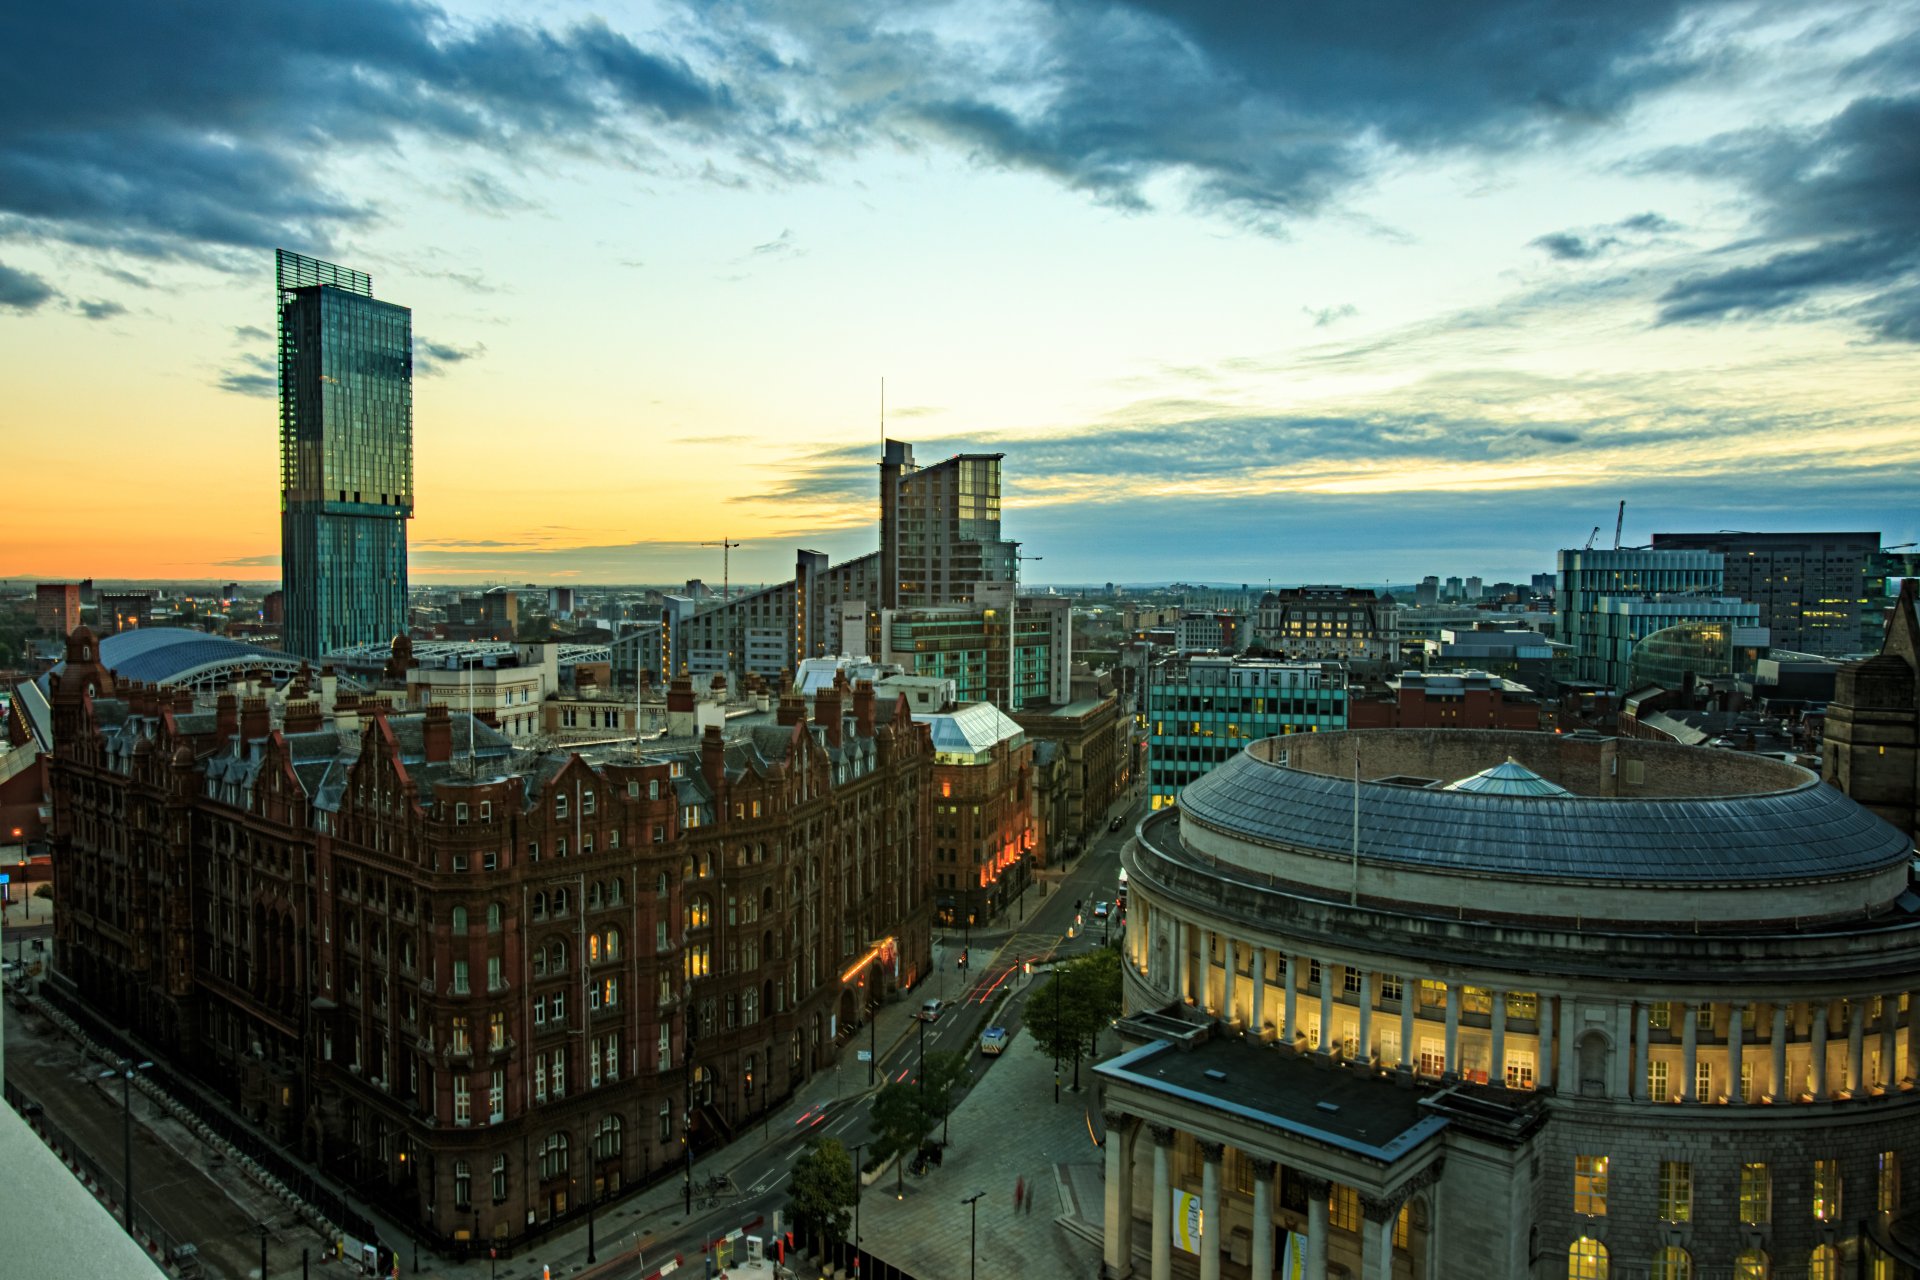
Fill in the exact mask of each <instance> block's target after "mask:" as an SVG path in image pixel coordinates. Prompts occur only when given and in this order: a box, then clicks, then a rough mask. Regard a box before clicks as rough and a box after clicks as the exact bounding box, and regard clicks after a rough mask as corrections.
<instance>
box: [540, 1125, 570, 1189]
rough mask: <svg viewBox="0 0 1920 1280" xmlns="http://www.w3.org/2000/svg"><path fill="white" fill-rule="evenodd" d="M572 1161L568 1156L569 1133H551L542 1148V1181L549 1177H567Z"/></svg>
mask: <svg viewBox="0 0 1920 1280" xmlns="http://www.w3.org/2000/svg"><path fill="white" fill-rule="evenodd" d="M571 1163H572V1161H571V1160H570V1159H569V1158H568V1152H567V1135H566V1134H564V1133H554V1134H549V1135H548V1136H547V1140H546V1142H545V1143H544V1144H542V1146H541V1148H540V1178H541V1181H543V1182H544V1181H546V1180H547V1179H549V1178H564V1177H566V1176H567V1168H568V1166H569V1165H570V1164H571Z"/></svg>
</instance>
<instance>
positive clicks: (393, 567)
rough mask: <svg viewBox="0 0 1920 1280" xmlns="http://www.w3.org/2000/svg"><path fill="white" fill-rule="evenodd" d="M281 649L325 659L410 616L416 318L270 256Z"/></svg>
mask: <svg viewBox="0 0 1920 1280" xmlns="http://www.w3.org/2000/svg"><path fill="white" fill-rule="evenodd" d="M274 266H275V273H274V274H275V288H276V293H277V296H278V299H279V309H280V576H281V585H282V590H283V591H284V593H285V594H284V599H285V609H286V614H285V618H286V621H285V625H284V629H283V632H282V646H283V647H284V648H285V649H286V651H287V652H288V653H293V654H299V655H301V656H302V657H309V658H318V657H321V656H322V655H324V654H326V653H328V652H329V651H331V650H334V649H338V648H342V647H344V646H347V645H353V644H366V643H369V642H373V641H383V640H388V639H391V638H392V637H393V636H395V635H398V634H400V633H401V632H402V631H404V630H405V629H406V623H407V521H408V520H409V519H411V518H412V517H413V313H412V312H411V311H409V310H408V309H407V308H405V307H397V306H395V305H394V304H392V303H391V302H381V301H380V300H378V299H377V298H375V297H374V296H373V281H372V280H371V279H370V278H369V277H368V276H366V275H365V274H363V273H361V272H358V271H352V270H349V269H347V268H345V267H338V266H335V265H334V264H333V263H331V262H321V261H319V260H317V259H314V258H308V257H303V256H301V255H300V254H297V253H289V252H287V251H286V250H285V249H281V250H278V251H277V252H276V253H275V261H274Z"/></svg>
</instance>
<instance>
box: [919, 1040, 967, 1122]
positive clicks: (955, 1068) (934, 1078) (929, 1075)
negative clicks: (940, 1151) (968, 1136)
mask: <svg viewBox="0 0 1920 1280" xmlns="http://www.w3.org/2000/svg"><path fill="white" fill-rule="evenodd" d="M925 1074H926V1081H927V1114H928V1115H929V1116H930V1117H934V1118H937V1119H938V1120H939V1121H940V1124H941V1126H942V1128H943V1129H944V1128H945V1126H946V1123H947V1117H948V1116H950V1115H951V1114H952V1113H953V1095H954V1094H955V1093H957V1092H958V1091H960V1090H961V1089H963V1088H965V1087H966V1085H967V1084H969V1083H970V1082H971V1081H972V1080H973V1067H972V1066H971V1065H970V1064H969V1063H968V1061H967V1055H966V1054H964V1053H930V1054H928V1055H927V1066H926V1073H925ZM927 1128H928V1130H929V1131H931V1130H932V1128H933V1126H932V1125H931V1124H929V1125H928V1126H927ZM940 1140H941V1141H942V1142H945V1141H946V1140H947V1139H946V1134H945V1133H944V1132H943V1133H942V1134H941V1135H940Z"/></svg>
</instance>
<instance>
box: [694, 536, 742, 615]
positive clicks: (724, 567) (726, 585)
mask: <svg viewBox="0 0 1920 1280" xmlns="http://www.w3.org/2000/svg"><path fill="white" fill-rule="evenodd" d="M700 545H701V546H703V547H718V548H720V602H721V603H722V604H725V603H726V602H727V601H728V600H731V599H732V598H733V577H732V567H731V565H730V564H729V563H728V562H729V559H730V557H731V556H732V554H733V549H734V548H735V547H737V546H739V545H741V544H740V543H738V542H731V541H729V540H728V539H726V538H724V537H723V538H721V539H720V541H718V542H703V543H701V544H700Z"/></svg>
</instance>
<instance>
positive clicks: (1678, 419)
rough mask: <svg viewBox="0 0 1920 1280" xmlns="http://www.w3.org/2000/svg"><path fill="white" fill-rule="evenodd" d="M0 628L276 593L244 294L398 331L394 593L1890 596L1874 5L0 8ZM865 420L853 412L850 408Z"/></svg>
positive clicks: (1887, 185)
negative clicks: (931, 482) (724, 590)
mask: <svg viewBox="0 0 1920 1280" xmlns="http://www.w3.org/2000/svg"><path fill="white" fill-rule="evenodd" d="M0 51H4V52H0V85H4V86H5V87H4V89H0V388H4V395H0V445H4V455H0V456H4V458H5V460H6V461H5V466H4V468H3V469H0V477H3V480H0V491H3V493H4V496H0V576H12V577H20V576H40V577H47V578H61V577H65V578H77V577H95V578H102V579H117V578H159V579H181V578H219V579H224V578H230V577H231V578H239V579H243V580H244V579H272V578H275V577H277V575H278V564H279V559H278V549H279V522H278V492H277V457H276V454H277V435H276V429H277V428H276V421H277V408H276V403H275V399H274V396H275V383H274V363H273V337H272V330H273V327H274V308H273V288H272V270H273V250H274V249H275V248H276V247H285V248H290V249H294V250H297V251H299V252H302V253H307V254H311V255H314V256H318V257H322V258H326V259H329V260H332V261H335V262H339V263H343V264H346V265H348V266H351V267H354V268H357V269H359V270H362V271H365V272H367V273H369V274H370V275H371V276H372V277H373V287H374V292H375V294H376V295H377V296H379V297H382V298H385V299H388V300H390V301H393V302H397V303H400V304H402V305H405V306H408V307H411V308H412V310H413V322H414V335H415V354H416V381H415V386H414V399H415V409H414V434H415V469H416V480H415V490H416V518H415V519H414V521H413V523H412V526H411V531H410V537H411V547H412V574H413V578H414V580H415V581H416V582H464V583H472V584H476V585H478V584H484V583H493V582H501V581H516V582H517V581H538V582H565V581H579V582H672V581H677V580H679V579H682V578H687V577H693V576H699V577H703V578H705V579H707V580H709V581H717V580H718V579H719V578H720V577H721V574H722V565H721V556H720V549H719V548H718V547H717V546H708V545H705V544H709V543H716V542H719V541H721V540H723V539H727V540H733V541H737V542H740V543H741V544H742V545H741V546H740V548H739V549H737V550H735V551H734V552H733V553H732V556H731V564H730V574H731V577H732V580H733V581H734V582H735V583H742V582H756V581H766V580H774V579H778V578H783V577H787V576H790V575H791V572H792V567H793V554H794V551H795V550H796V549H797V548H801V547H807V548H813V549H818V550H822V551H826V552H828V553H829V554H831V555H832V556H833V557H834V558H835V559H841V558H845V557H849V556H853V555H858V554H861V553H863V552H865V551H867V550H870V549H871V548H872V547H873V546H874V545H876V542H877V533H876V529H875V490H876V483H877V471H876V468H875V463H876V462H877V460H878V454H879V441H880V438H881V433H882V430H883V415H884V430H885V432H886V434H888V435H891V436H893V437H895V438H899V439H904V440H907V441H909V442H910V443H912V444H913V446H914V449H915V452H916V455H917V456H918V457H919V459H920V460H921V461H922V462H928V461H934V460H937V459H940V458H943V457H946V456H948V455H950V454H952V453H956V452H962V451H975V450H991V451H996V452H1002V453H1004V454H1005V455H1006V460H1005V463H1004V476H1005V487H1006V492H1005V521H1004V524H1005V532H1006V534H1007V536H1009V537H1013V538H1018V539H1021V540H1022V541H1023V542H1024V544H1025V546H1024V552H1025V554H1027V555H1029V556H1031V557H1034V560H1033V561H1031V562H1028V563H1027V564H1026V565H1025V566H1024V574H1025V577H1026V579H1027V580H1028V581H1029V582H1033V583H1042V582H1060V583H1079V582H1103V581H1119V582H1147V581H1164V580H1168V579H1187V580H1206V581H1228V582H1250V583H1256V584H1258V583H1262V582H1268V581H1271V582H1295V581H1351V582H1356V583H1357V582H1380V581H1386V580H1393V581H1406V580H1410V579H1416V578H1418V577H1420V576H1422V575H1424V574H1428V573H1438V574H1442V575H1447V574H1462V575H1465V574H1475V573H1477V574H1481V575H1483V576H1486V577H1487V578H1489V579H1490V580H1498V579H1502V578H1523V577H1524V576H1525V575H1527V574H1529V573H1532V572H1537V571H1542V570H1546V569H1549V568H1551V567H1552V564H1553V557H1554V552H1555V550H1556V549H1558V548H1561V547H1567V546H1580V545H1582V544H1584V543H1585V542H1586V541H1587V540H1588V538H1589V537H1590V536H1592V531H1593V529H1594V528H1595V527H1596V526H1598V527H1599V528H1600V533H1599V541H1600V543H1601V544H1604V545H1611V539H1612V537H1613V530H1612V525H1613V523H1614V519H1615V516H1616V512H1617V504H1618V503H1619V502H1620V501H1621V500H1622V499H1624V500H1625V501H1626V503H1627V508H1626V519H1625V533H1624V540H1625V542H1626V543H1628V544H1629V545H1632V544H1639V543H1644V542H1646V541H1647V540H1648V539H1649V538H1650V536H1651V535H1652V534H1653V533H1655V532H1669V531H1682V530H1697V529H1708V530H1712V529H1743V530H1793V529H1848V530H1852V529H1872V530H1879V531H1881V532H1882V533H1883V535H1884V536H1885V540H1886V542H1887V543H1889V544H1895V543H1910V542H1914V541H1916V540H1920V514H1917V513H1920V501H1916V497H1917V496H1920V495H1917V494H1916V484H1915V477H1916V475H1920V409H1917V408H1916V406H1920V360H1917V359H1916V356H1920V4H1915V3H1888V2H1886V0H1875V2H1873V3H1858V4H1847V3H1839V4H1820V3H1808V2H1807V0H1792V2H1791V3H1729V4H1718V3H1688V2H1685V0H1609V2H1608V3H1605V4H1595V3H1593V2H1592V0H1484V2H1481V3H1457V4H1438V5H1436V4H1432V3H1416V2H1414V0H1353V2H1351V3H1343V4H1334V5H1298V4H1274V3H1270V2H1252V3H1232V2H1226V0H1206V2H1198V3H1174V2H1173V0H1133V2H1131V3H1129V2H1115V0H1101V2H1094V0H1045V2H1039V0H1035V2H1026V0H972V2H969V3H964V4H949V3H932V4H928V3H915V2H914V0H904V2H902V3H897V4H887V5H874V4H854V3H841V2H838V0H783V2H782V3H778V4H766V3H758V2H755V0H742V2H735V3H719V4H697V5H677V4H666V3H661V4H635V5H611V6H609V5H601V6H596V7H587V6H583V5H578V4H573V3H569V2H568V0H555V2H550V3H546V4H542V5H539V6H527V5H516V4H507V3H476V4H465V3H463V4H450V5H447V6H445V7H434V6H430V5H426V4H420V3H415V2H413V0H336V2H333V3H327V4H320V5H315V4H311V3H306V4H294V3H285V2H282V0H182V2H181V3H175V4H167V5H154V4H151V3H149V2H147V0H100V2H98V3H95V4H91V5H88V6H85V7H83V8H76V7H74V6H58V5H11V6H0ZM883 382H884V392H883Z"/></svg>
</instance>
